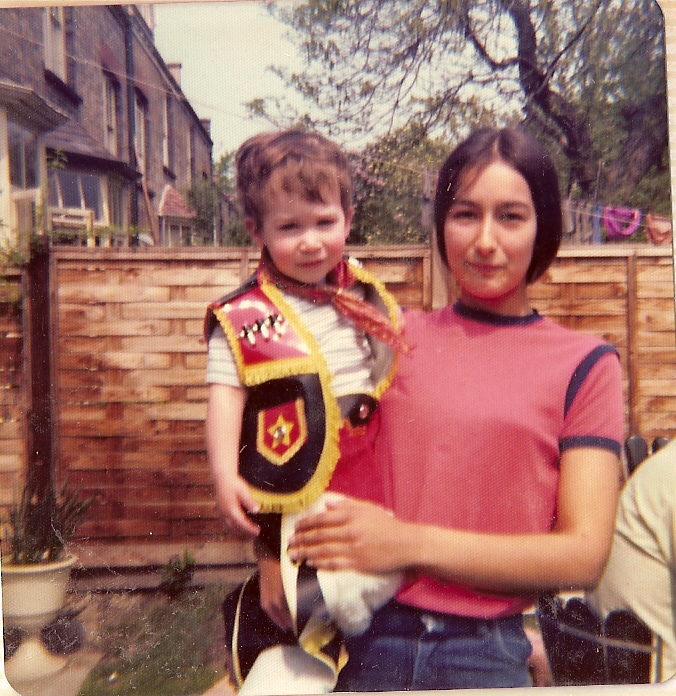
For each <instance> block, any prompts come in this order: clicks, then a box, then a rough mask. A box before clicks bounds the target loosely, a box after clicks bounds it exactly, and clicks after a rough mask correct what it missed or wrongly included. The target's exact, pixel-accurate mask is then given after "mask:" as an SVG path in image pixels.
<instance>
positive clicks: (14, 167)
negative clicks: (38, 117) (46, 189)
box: [7, 121, 38, 189]
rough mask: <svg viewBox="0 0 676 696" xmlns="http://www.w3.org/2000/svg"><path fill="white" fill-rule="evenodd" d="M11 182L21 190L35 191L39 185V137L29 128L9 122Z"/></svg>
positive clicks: (8, 138)
mask: <svg viewBox="0 0 676 696" xmlns="http://www.w3.org/2000/svg"><path fill="white" fill-rule="evenodd" d="M7 140H8V146H9V181H10V183H11V185H12V186H13V187H15V188H19V189H34V188H36V187H37V185H38V146H37V137H36V135H35V134H34V133H32V132H31V131H29V130H28V129H27V128H23V127H22V126H20V125H19V124H18V123H14V122H12V121H9V122H8V124H7Z"/></svg>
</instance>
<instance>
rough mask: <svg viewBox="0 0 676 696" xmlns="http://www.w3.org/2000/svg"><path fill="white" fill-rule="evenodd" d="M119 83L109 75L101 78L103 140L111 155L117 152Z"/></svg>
mask: <svg viewBox="0 0 676 696" xmlns="http://www.w3.org/2000/svg"><path fill="white" fill-rule="evenodd" d="M119 105H120V85H119V83H118V82H117V80H115V79H113V77H111V76H110V75H105V77H104V80H103V127H104V133H103V141H104V143H105V146H106V149H107V150H108V152H110V153H111V154H113V155H118V154H119V149H118V148H119V120H118V113H119V108H120V106H119Z"/></svg>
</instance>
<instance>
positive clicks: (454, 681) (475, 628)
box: [334, 601, 532, 691]
mask: <svg viewBox="0 0 676 696" xmlns="http://www.w3.org/2000/svg"><path fill="white" fill-rule="evenodd" d="M346 642H347V650H348V653H349V655H350V657H349V660H348V662H347V665H345V667H344V668H343V670H342V671H341V673H340V675H339V677H338V684H337V685H336V688H335V689H334V691H410V690H415V691H425V690H435V689H477V688H492V687H526V686H531V685H532V683H531V679H530V672H529V669H528V664H527V662H528V658H529V656H530V653H531V645H530V642H529V641H528V638H527V637H526V634H525V632H524V630H523V624H522V618H521V616H520V615H519V616H511V617H508V618H504V619H488V620H484V619H474V618H467V617H463V616H453V615H450V614H439V613H435V612H426V611H423V610H420V609H416V608H415V607H408V606H406V605H403V604H399V603H397V602H395V601H392V602H389V603H388V604H386V605H385V606H384V607H383V608H382V609H380V610H379V611H377V612H376V613H375V614H374V616H373V621H372V623H371V627H370V628H369V629H368V630H367V631H366V633H363V634H362V635H360V636H355V637H352V638H349V639H348V640H347V641H346Z"/></svg>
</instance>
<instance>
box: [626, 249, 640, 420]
mask: <svg viewBox="0 0 676 696" xmlns="http://www.w3.org/2000/svg"><path fill="white" fill-rule="evenodd" d="M636 258H637V257H636V252H635V251H633V252H632V253H631V254H628V255H627V375H628V377H629V385H628V393H627V404H628V407H629V432H630V433H633V434H639V428H640V427H641V424H640V422H639V416H638V413H637V399H638V385H639V375H638V360H637V357H638V356H637V353H638V348H637V345H636V342H637V340H638V335H637V334H638V331H637V328H636V324H637V312H638V301H637V296H638V277H637V263H636Z"/></svg>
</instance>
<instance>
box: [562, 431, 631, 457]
mask: <svg viewBox="0 0 676 696" xmlns="http://www.w3.org/2000/svg"><path fill="white" fill-rule="evenodd" d="M576 447H594V448H596V449H604V450H609V451H610V452H612V453H613V454H614V455H616V456H618V457H619V456H620V454H621V453H622V445H621V444H620V443H619V442H618V441H617V440H612V439H611V438H609V437H599V436H598V435H573V436H572V437H564V438H562V439H561V440H560V441H559V449H560V450H561V452H565V451H566V450H567V449H574V448H576Z"/></svg>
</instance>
